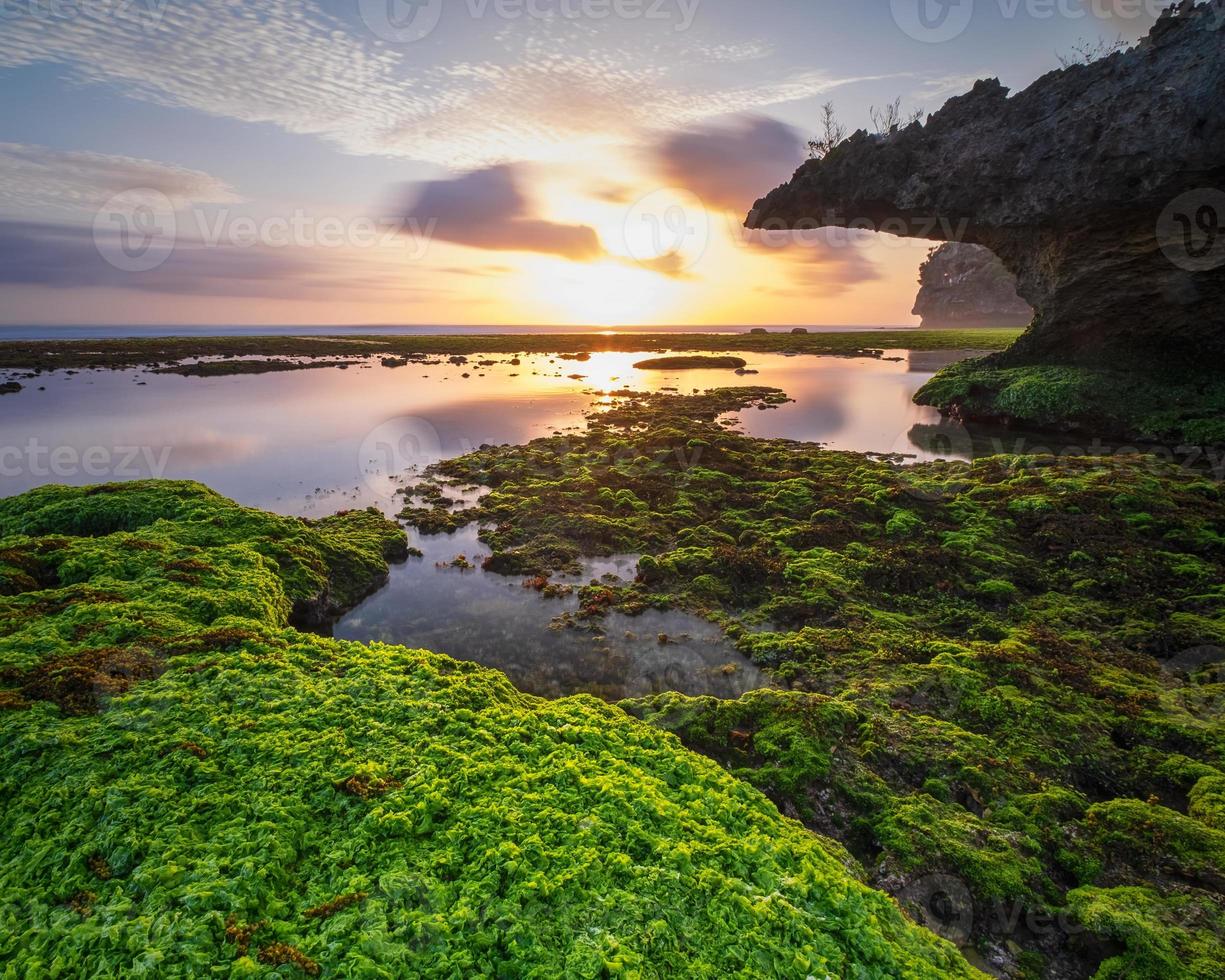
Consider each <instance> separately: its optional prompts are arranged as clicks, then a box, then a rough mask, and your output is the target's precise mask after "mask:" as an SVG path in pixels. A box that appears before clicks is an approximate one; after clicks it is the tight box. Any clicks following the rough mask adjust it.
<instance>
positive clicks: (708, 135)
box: [653, 116, 805, 214]
mask: <svg viewBox="0 0 1225 980" xmlns="http://www.w3.org/2000/svg"><path fill="white" fill-rule="evenodd" d="M804 147H805V143H804V140H803V138H802V137H801V136H800V133H799V131H798V130H796V129H794V128H792V127H791V126H788V125H787V124H786V123H783V122H779V121H778V120H777V119H770V118H768V117H765V116H741V117H738V118H735V119H732V120H730V121H724V122H719V123H711V124H707V125H704V126H698V127H694V128H692V129H688V130H685V131H683V132H680V133H676V134H672V135H667V136H664V137H663V138H662V140H661V142H660V143H659V144H658V145H657V146H656V147H655V148H654V149H653V154H654V157H655V163H656V169H657V171H658V173H659V175H660V177H661V178H662V179H663V180H665V181H667V182H668V183H669V184H670V185H671V186H674V187H683V188H685V189H686V190H690V191H692V192H693V193H694V194H696V195H697V196H698V197H700V198H701V199H702V201H703V202H705V204H706V205H707V206H708V207H711V208H717V209H719V210H722V211H729V212H733V213H740V214H744V213H747V212H748V210H749V208H751V207H752V205H753V201H755V200H756V199H757V198H758V197H760V196H761V192H762V188H769V187H774V186H775V185H777V184H779V183H781V182H782V181H783V180H786V179H787V178H788V177H790V176H791V174H792V173H793V172H794V171H795V169H796V168H797V167H798V166H799V165H800V164H801V163H803V162H804V156H805V149H804Z"/></svg>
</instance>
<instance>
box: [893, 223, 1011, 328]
mask: <svg viewBox="0 0 1225 980" xmlns="http://www.w3.org/2000/svg"><path fill="white" fill-rule="evenodd" d="M913 312H914V315H915V316H921V317H922V318H923V326H924V327H925V328H928V329H939V328H941V327H1027V326H1029V324H1030V323H1031V322H1032V321H1033V318H1034V311H1033V309H1032V308H1031V307H1030V305H1029V304H1028V303H1026V302H1025V300H1023V299H1021V297H1020V296H1018V295H1017V280H1016V277H1015V276H1013V274H1012V273H1011V272H1009V271H1008V270H1007V269H1005V268H1004V263H1002V262H1001V261H1000V260H999V258H998V257H997V256H996V255H995V254H994V253H993V252H992V251H991V250H990V249H987V248H983V247H982V246H981V245H964V244H960V243H957V242H946V243H945V244H943V245H941V246H939V247H937V248H934V249H932V251H931V253H930V254H929V255H928V258H927V261H926V262H924V263H923V265H922V267H921V268H920V269H919V295H918V298H917V299H916V300H915V305H914V311H913Z"/></svg>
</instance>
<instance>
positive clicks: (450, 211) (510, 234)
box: [396, 164, 605, 262]
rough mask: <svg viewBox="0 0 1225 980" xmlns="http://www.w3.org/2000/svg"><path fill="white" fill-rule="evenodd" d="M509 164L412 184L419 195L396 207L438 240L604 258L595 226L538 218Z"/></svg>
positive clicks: (578, 257) (412, 190)
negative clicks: (568, 223)
mask: <svg viewBox="0 0 1225 980" xmlns="http://www.w3.org/2000/svg"><path fill="white" fill-rule="evenodd" d="M520 180H521V174H520V169H519V168H518V167H515V166H513V165H510V164H503V165H501V166H496V167H488V168H486V169H484V170H474V171H472V172H471V173H467V174H463V175H462V176H459V177H455V178H452V179H450V180H434V181H428V182H426V183H423V184H418V185H408V187H407V188H405V191H404V192H405V194H406V196H407V195H411V194H413V193H415V195H416V199H415V200H412V201H411V202H410V203H409V202H406V203H405V204H402V205H401V206H400V207H399V208H397V209H396V210H397V211H398V212H400V213H401V216H402V217H403V218H404V219H405V221H406V222H407V223H408V224H410V225H411V227H414V228H421V229H424V230H425V232H426V233H427V234H429V235H430V236H431V237H432V238H433V239H435V240H437V241H444V242H451V243H453V244H456V245H467V246H468V247H470V248H479V249H485V250H487V251H493V252H537V253H540V254H542V255H556V256H560V257H561V258H564V259H569V260H570V261H572V262H593V261H595V260H596V259H599V258H603V257H604V255H605V252H604V246H603V245H601V244H600V239H599V236H598V235H596V233H595V229H594V228H591V227H590V226H588V225H567V224H559V223H556V222H553V221H546V220H544V219H542V218H538V217H535V216H534V215H533V214H532V212H531V208H530V206H529V204H528V200H527V198H526V196H525V195H524V194H523V192H522V190H521V189H520V186H519V185H520Z"/></svg>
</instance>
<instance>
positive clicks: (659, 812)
mask: <svg viewBox="0 0 1225 980" xmlns="http://www.w3.org/2000/svg"><path fill="white" fill-rule="evenodd" d="M403 548H404V535H403V532H402V531H401V530H400V529H399V528H398V527H397V526H396V525H395V524H393V523H392V522H390V521H387V520H386V519H384V518H383V517H381V516H380V515H378V514H375V513H372V512H369V511H359V512H351V513H347V514H340V515H337V516H335V517H331V518H327V519H326V520H322V521H316V522H308V521H302V520H296V519H292V518H285V517H277V516H275V515H271V514H266V513H262V512H260V511H256V510H251V509H248V508H244V507H240V506H238V505H237V504H234V503H233V502H231V501H229V500H226V499H225V498H222V497H220V496H218V495H216V494H214V493H212V492H210V491H208V490H206V489H205V488H203V487H201V486H199V485H196V484H187V483H163V482H145V483H134V484H126V485H110V486H101V487H93V488H85V489H69V488H65V487H48V488H43V489H40V490H36V491H33V492H31V493H27V494H24V495H22V496H19V497H14V498H9V499H6V500H3V501H0V670H2V671H3V674H2V678H0V799H2V800H3V806H0V908H2V909H3V910H4V912H3V915H4V927H3V929H0V970H3V971H4V972H5V973H7V974H12V975H21V976H53V975H60V976H69V975H71V976H129V975H135V974H156V975H159V976H163V975H164V976H199V975H208V974H219V975H220V974H224V975H229V976H267V977H274V976H281V977H284V976H300V975H307V976H315V975H319V976H423V977H453V976H477V975H480V976H593V977H596V976H611V975H617V974H623V975H626V976H641V977H670V976H693V977H712V978H713V977H725V976H744V977H770V976H783V975H798V976H819V977H825V976H847V977H849V976H855V977H865V978H869V977H872V978H884V977H897V976H905V977H914V978H931V980H937V978H943V977H967V978H968V977H971V976H975V975H976V974H975V973H974V971H973V970H972V968H970V967H969V966H968V965H967V964H966V963H965V961H964V960H963V959H962V957H960V956H959V955H958V953H957V951H956V950H955V948H954V947H953V946H951V945H949V944H947V943H946V942H944V941H942V940H940V939H939V938H937V937H936V936H934V935H932V934H931V933H930V932H928V931H926V930H924V929H922V928H920V927H918V926H916V925H914V924H913V923H912V922H910V921H908V920H907V918H906V917H905V916H904V915H903V913H902V912H901V910H900V909H899V908H898V906H897V905H896V904H895V903H894V902H893V900H892V899H890V898H889V897H888V896H886V895H884V894H883V893H881V892H880V891H877V890H873V889H871V888H869V887H868V886H867V885H865V884H863V883H861V882H860V881H858V880H856V878H855V877H854V875H853V874H852V872H851V871H850V870H848V868H847V862H848V860H849V859H848V858H847V856H846V854H845V852H844V851H843V850H842V849H841V848H840V847H839V846H838V845H837V844H835V843H833V842H832V841H828V840H824V839H822V838H820V837H818V836H816V835H813V834H811V833H810V832H809V831H807V830H806V829H804V828H803V827H802V826H801V825H800V824H798V823H796V822H793V821H791V820H788V819H785V818H784V817H782V816H781V815H780V814H779V813H778V811H777V809H776V808H775V806H774V805H773V804H772V803H770V802H769V800H767V798H766V797H765V796H764V795H762V794H761V793H760V792H759V791H758V790H756V789H754V788H753V787H751V786H750V785H749V784H748V783H747V782H745V781H744V780H738V779H736V778H735V777H733V776H731V775H729V774H728V773H726V772H724V771H723V770H722V768H721V767H720V766H719V765H718V764H716V763H714V762H711V761H709V760H707V759H705V758H704V757H702V756H701V755H698V754H694V753H692V752H689V751H688V750H686V749H685V748H683V747H682V746H681V744H680V743H679V741H678V740H677V739H676V738H675V737H674V736H673V735H671V734H668V733H666V732H663V731H661V730H659V728H658V727H655V726H650V725H647V724H644V723H642V722H641V721H638V720H636V719H633V718H631V717H629V716H628V715H627V714H626V713H625V712H624V711H622V710H620V709H619V708H617V707H614V706H610V705H605V704H602V703H600V702H598V701H596V700H595V699H593V698H589V697H583V698H573V699H568V700H563V701H556V702H547V701H543V700H540V699H537V698H532V697H528V696H525V695H523V694H520V693H519V692H517V691H516V690H515V689H514V688H513V687H512V686H511V685H510V684H509V683H508V682H507V681H506V679H505V678H504V677H503V676H502V675H500V674H497V673H495V672H492V671H489V670H486V669H483V668H480V667H477V666H475V665H472V664H463V663H459V662H456V661H454V660H450V659H448V658H446V657H443V656H438V655H436V654H432V653H427V652H423V651H417V650H408V649H404V648H401V647H392V646H382V645H373V646H364V645H361V644H356V643H345V642H339V641H335V640H330V639H326V638H323V637H321V636H318V635H314V634H311V633H307V632H301V631H299V630H297V629H295V628H294V627H293V625H292V623H293V622H294V621H295V611H296V610H300V609H306V608H322V607H327V608H329V609H333V610H335V609H338V608H344V607H347V606H349V605H351V604H352V603H353V602H355V601H357V599H358V598H359V597H360V596H361V595H362V594H364V593H365V592H366V591H367V590H368V589H369V588H370V587H371V586H372V585H373V584H374V583H375V582H377V581H378V580H379V579H380V577H381V576H382V575H385V574H386V571H387V565H386V562H387V560H388V558H395V557H397V556H399V555H400V554H402V553H403Z"/></svg>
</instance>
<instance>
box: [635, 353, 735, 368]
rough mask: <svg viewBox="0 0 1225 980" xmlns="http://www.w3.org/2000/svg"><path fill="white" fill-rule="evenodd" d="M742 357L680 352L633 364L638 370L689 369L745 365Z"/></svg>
mask: <svg viewBox="0 0 1225 980" xmlns="http://www.w3.org/2000/svg"><path fill="white" fill-rule="evenodd" d="M747 366H748V362H747V361H746V360H745V359H744V358H743V357H711V356H709V355H704V354H680V355H677V356H675V357H653V358H649V359H648V360H645V361H639V362H638V363H637V364H635V365H634V367H635V369H637V370H639V371H689V370H695V369H698V368H731V369H733V370H737V369H739V368H743V367H747Z"/></svg>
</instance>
